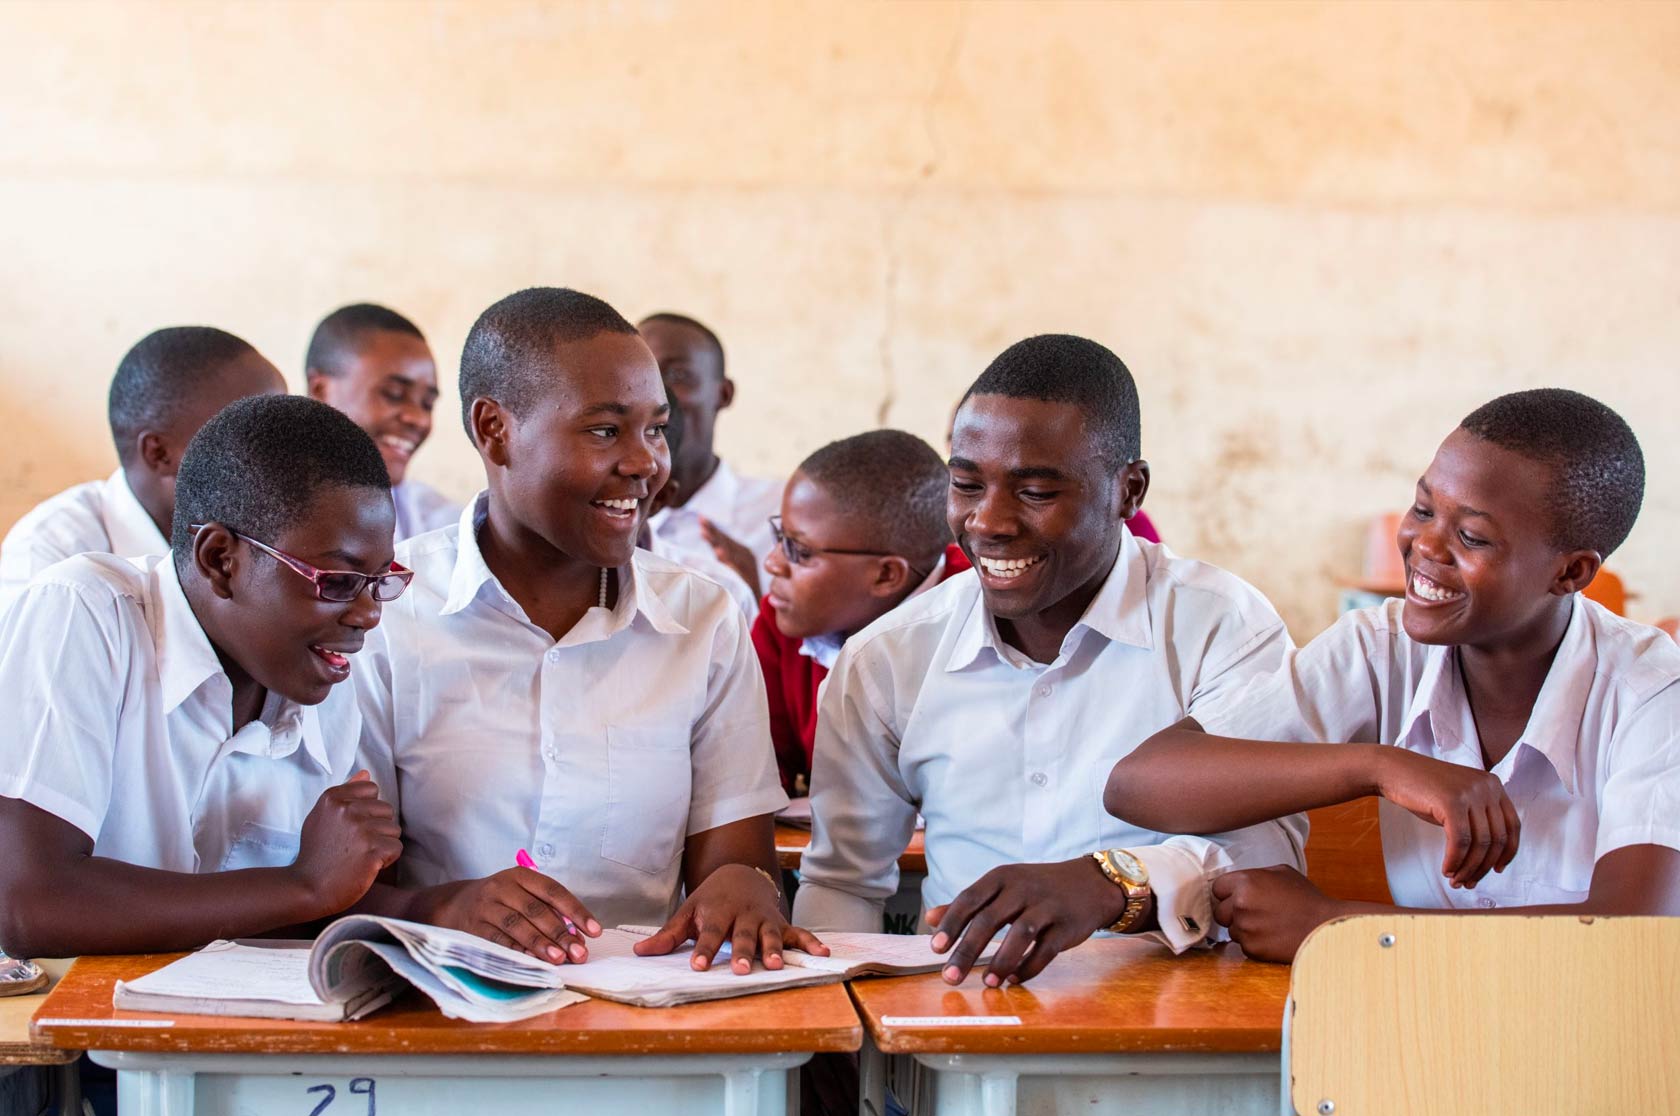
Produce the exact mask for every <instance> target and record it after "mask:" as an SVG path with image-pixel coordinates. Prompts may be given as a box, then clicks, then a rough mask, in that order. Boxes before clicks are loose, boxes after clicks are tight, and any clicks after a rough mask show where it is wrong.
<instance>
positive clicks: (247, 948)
mask: <svg viewBox="0 0 1680 1116" xmlns="http://www.w3.org/2000/svg"><path fill="white" fill-rule="evenodd" d="M124 984H125V986H126V987H128V988H130V989H132V990H133V991H135V992H143V993H146V994H147V995H152V996H177V997H182V998H189V999H199V1000H263V1001H268V1002H271V1003H277V1004H313V1005H320V1004H321V998H320V997H319V996H317V995H315V990H314V989H313V988H311V987H310V986H309V945H308V943H307V942H304V943H300V944H298V945H295V946H251V945H242V944H240V943H238V942H226V941H217V942H211V943H210V944H209V945H207V946H205V947H204V948H203V949H201V950H199V951H198V952H197V953H194V954H191V955H189V956H187V957H183V958H181V959H180V960H179V961H173V962H171V963H169V964H168V965H165V966H164V967H163V968H161V969H159V970H158V971H157V972H155V973H147V974H146V975H145V976H143V977H140V978H139V979H137V980H131V981H125V982H124Z"/></svg>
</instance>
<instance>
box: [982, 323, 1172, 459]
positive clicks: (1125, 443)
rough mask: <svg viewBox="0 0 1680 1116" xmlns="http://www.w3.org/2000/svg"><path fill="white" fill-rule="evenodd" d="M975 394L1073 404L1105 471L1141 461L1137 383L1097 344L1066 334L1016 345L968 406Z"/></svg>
mask: <svg viewBox="0 0 1680 1116" xmlns="http://www.w3.org/2000/svg"><path fill="white" fill-rule="evenodd" d="M976 395H1002V396H1005V397H1007V398H1010V399H1040V400H1043V401H1045V402H1047V403H1072V404H1074V405H1075V406H1077V407H1078V408H1079V409H1080V410H1081V411H1083V412H1084V413H1085V418H1086V422H1087V423H1088V425H1089V428H1090V430H1091V432H1092V434H1093V435H1094V436H1095V437H1096V439H1097V452H1098V453H1099V454H1101V456H1102V461H1103V464H1104V465H1105V466H1107V467H1108V468H1109V469H1112V470H1118V469H1119V468H1120V467H1121V466H1124V465H1129V464H1131V463H1132V462H1133V461H1136V460H1137V459H1138V458H1139V457H1141V456H1142V452H1141V450H1140V443H1141V439H1142V434H1141V431H1140V419H1139V416H1138V395H1137V384H1135V383H1134V382H1133V381H1132V373H1131V372H1130V370H1128V369H1127V368H1126V365H1125V363H1124V362H1122V361H1121V359H1120V358H1119V357H1117V356H1115V355H1114V354H1113V353H1112V352H1110V351H1109V350H1108V349H1106V348H1104V347H1103V346H1101V345H1099V344H1097V343H1096V342H1095V341H1090V340H1087V339H1085V338H1083V337H1075V336H1073V335H1071V334H1066V333H1041V334H1039V335H1038V336H1037V337H1029V338H1027V339H1026V340H1025V341H1017V342H1015V344H1013V345H1011V346H1009V348H1007V349H1005V350H1003V352H1001V353H999V354H998V357H997V359H996V360H994V361H992V363H991V364H989V365H987V366H986V370H985V371H984V372H982V373H980V378H979V379H977V380H975V381H974V385H973V386H972V387H970V388H969V389H968V391H967V393H966V394H964V395H963V402H965V403H966V402H968V400H969V399H970V398H971V397H973V396H976Z"/></svg>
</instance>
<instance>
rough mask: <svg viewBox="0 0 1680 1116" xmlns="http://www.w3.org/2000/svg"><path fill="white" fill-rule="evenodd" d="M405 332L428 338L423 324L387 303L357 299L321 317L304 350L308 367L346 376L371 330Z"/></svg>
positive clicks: (327, 374)
mask: <svg viewBox="0 0 1680 1116" xmlns="http://www.w3.org/2000/svg"><path fill="white" fill-rule="evenodd" d="M378 332H385V333H402V334H406V335H408V336H409V337H415V338H418V339H419V340H421V341H425V340H426V335H425V334H423V333H421V332H420V327H419V326H417V325H415V324H414V323H413V322H411V321H409V320H408V319H407V318H405V317H403V316H402V315H401V314H399V313H397V312H396V311H395V310H392V309H390V308H389V307H386V306H380V305H377V304H376V303H372V302H356V303H352V304H351V305H349V306H340V307H339V308H338V309H337V310H334V311H333V312H332V313H331V314H328V315H327V316H326V317H324V318H322V319H321V324H320V325H318V326H316V327H315V332H314V334H313V335H311V336H310V338H309V351H308V352H307V353H305V354H304V357H303V367H304V369H305V370H306V371H308V372H311V373H315V372H318V373H320V374H321V375H323V376H342V375H344V373H345V370H346V365H348V363H349V358H350V355H351V354H352V353H354V352H355V350H356V346H357V345H358V344H359V343H360V342H361V339H362V338H363V337H365V336H367V335H368V334H370V333H378Z"/></svg>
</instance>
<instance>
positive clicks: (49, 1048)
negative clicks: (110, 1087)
mask: <svg viewBox="0 0 1680 1116" xmlns="http://www.w3.org/2000/svg"><path fill="white" fill-rule="evenodd" d="M40 964H41V967H42V968H43V969H45V970H46V971H47V975H48V976H49V977H50V978H51V979H52V980H53V981H57V979H58V978H59V976H61V975H62V974H63V972H64V968H65V966H67V965H68V964H69V962H66V961H46V962H41V963H40ZM51 990H52V984H50V983H49V984H48V985H47V987H46V988H43V989H42V990H41V991H39V992H33V993H30V994H29V995H27V996H0V1077H6V1076H7V1075H8V1074H13V1073H19V1072H23V1073H27V1072H28V1071H27V1070H20V1069H19V1068H18V1067H24V1066H45V1067H51V1072H50V1074H45V1075H44V1076H41V1077H38V1078H36V1079H35V1080H33V1081H30V1082H26V1083H24V1084H19V1083H18V1082H19V1081H20V1080H22V1079H21V1078H18V1079H13V1080H10V1081H7V1082H5V1083H3V1084H0V1111H9V1109H8V1108H7V1104H9V1103H17V1102H18V1101H20V1100H21V1099H22V1097H29V1096H33V1097H34V1098H35V1099H36V1100H40V1099H42V1098H41V1093H42V1092H44V1091H45V1090H47V1089H49V1088H50V1090H51V1092H50V1094H48V1096H50V1098H51V1099H52V1101H53V1102H54V1103H55V1104H56V1105H57V1106H58V1108H59V1110H60V1111H70V1112H80V1111H81V1103H82V1102H81V1080H80V1078H79V1077H78V1075H77V1074H78V1071H77V1069H76V1065H75V1063H76V1059H77V1058H78V1057H80V1056H81V1053H82V1052H81V1051H80V1050H61V1049H59V1048H58V1047H56V1046H54V1045H53V1044H52V1043H51V1042H48V1041H47V1040H46V1039H42V1038H37V1037H35V1036H34V1035H32V1034H30V1031H29V1020H30V1017H31V1016H33V1015H34V1014H35V1012H36V1010H37V1009H39V1008H40V1006H41V1005H42V1004H43V1003H44V1002H46V999H47V993H48V992H50V991H51ZM43 1072H45V1071H43ZM13 1089H16V1090H18V1091H19V1092H20V1093H21V1096H19V1095H13V1094H12V1093H11V1092H10V1091H11V1090H13ZM32 1110H33V1109H26V1111H32Z"/></svg>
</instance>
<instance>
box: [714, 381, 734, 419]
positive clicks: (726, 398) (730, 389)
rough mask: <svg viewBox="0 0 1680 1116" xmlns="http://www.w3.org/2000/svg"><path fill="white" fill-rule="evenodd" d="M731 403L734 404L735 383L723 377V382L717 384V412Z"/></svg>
mask: <svg viewBox="0 0 1680 1116" xmlns="http://www.w3.org/2000/svg"><path fill="white" fill-rule="evenodd" d="M733 402H735V381H734V380H731V379H730V378H729V377H728V376H725V377H724V378H723V381H722V382H721V383H719V384H718V410H720V411H721V410H723V409H724V408H725V407H727V406H729V405H730V404H731V403H733Z"/></svg>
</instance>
